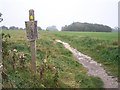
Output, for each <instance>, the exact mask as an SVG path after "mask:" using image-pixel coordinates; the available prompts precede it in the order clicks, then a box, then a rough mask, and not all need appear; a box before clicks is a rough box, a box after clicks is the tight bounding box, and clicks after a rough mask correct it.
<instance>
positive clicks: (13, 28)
mask: <svg viewBox="0 0 120 90" xmlns="http://www.w3.org/2000/svg"><path fill="white" fill-rule="evenodd" d="M9 29H10V30H18V29H19V28H18V27H15V26H11V27H9Z"/></svg>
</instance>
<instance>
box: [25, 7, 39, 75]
mask: <svg viewBox="0 0 120 90" xmlns="http://www.w3.org/2000/svg"><path fill="white" fill-rule="evenodd" d="M34 19H35V18H34V10H33V9H31V10H29V21H26V22H25V25H26V33H27V38H28V40H29V41H30V50H31V59H32V60H31V69H32V71H33V72H34V73H35V72H36V39H37V38H38V34H37V21H34Z"/></svg>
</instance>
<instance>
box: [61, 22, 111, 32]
mask: <svg viewBox="0 0 120 90" xmlns="http://www.w3.org/2000/svg"><path fill="white" fill-rule="evenodd" d="M62 31H80V32H111V31H112V28H111V27H109V26H106V25H101V24H91V23H80V22H73V23H72V24H70V25H68V26H67V25H65V26H64V27H62Z"/></svg>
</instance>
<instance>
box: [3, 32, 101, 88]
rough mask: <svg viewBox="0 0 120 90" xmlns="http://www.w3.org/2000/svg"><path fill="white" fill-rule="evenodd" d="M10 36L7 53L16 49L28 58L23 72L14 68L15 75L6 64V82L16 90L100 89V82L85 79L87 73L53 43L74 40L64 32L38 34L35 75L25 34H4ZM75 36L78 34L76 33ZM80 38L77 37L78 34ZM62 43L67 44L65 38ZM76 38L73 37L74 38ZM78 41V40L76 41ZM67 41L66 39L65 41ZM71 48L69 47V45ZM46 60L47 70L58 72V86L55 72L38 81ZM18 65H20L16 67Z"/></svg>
mask: <svg viewBox="0 0 120 90" xmlns="http://www.w3.org/2000/svg"><path fill="white" fill-rule="evenodd" d="M3 32H4V33H6V34H7V33H9V34H10V35H11V38H10V39H9V42H11V46H10V49H14V48H15V49H17V50H18V52H24V53H25V54H26V55H27V58H26V63H25V68H24V69H21V68H19V67H17V69H16V71H13V70H12V67H11V65H10V63H9V62H6V63H7V67H8V68H7V73H8V75H9V79H10V80H11V81H12V83H13V87H14V88H15V87H16V88H37V87H42V88H43V87H44V88H48V87H58V88H68V87H69V88H101V87H103V82H102V81H101V80H100V79H99V78H98V77H92V76H88V75H87V70H86V69H85V68H84V67H83V66H82V65H81V64H79V63H78V62H77V61H76V60H75V58H74V57H73V55H72V53H71V52H70V51H68V50H66V49H65V48H64V47H63V45H62V44H60V43H56V42H55V39H58V38H61V35H63V36H64V37H65V36H66V37H68V38H71V36H74V35H72V33H71V34H69V33H67V32H66V34H68V35H65V34H64V33H63V32H54V33H52V32H44V31H42V32H38V33H39V38H38V40H37V44H36V45H37V46H36V47H37V55H36V56H37V61H36V63H37V71H38V72H37V73H36V74H35V75H34V74H33V73H31V71H30V61H31V59H30V57H31V54H30V48H29V42H28V41H27V38H26V32H25V31H3ZM76 34H77V33H76ZM77 35H79V34H77ZM64 37H63V38H62V40H65V41H67V40H66V38H64ZM75 37H76V36H74V38H75ZM76 38H77V37H76ZM68 41H69V39H68ZM70 44H71V43H70ZM44 59H46V60H47V64H48V65H49V66H50V67H55V68H56V69H57V70H58V76H59V78H58V84H57V86H55V83H54V78H55V77H54V72H52V71H49V70H46V71H45V74H44V80H43V81H41V80H40V78H39V68H40V67H41V66H42V63H43V60H44ZM17 64H19V63H17ZM4 87H10V84H9V83H8V82H4Z"/></svg>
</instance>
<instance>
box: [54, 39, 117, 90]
mask: <svg viewBox="0 0 120 90" xmlns="http://www.w3.org/2000/svg"><path fill="white" fill-rule="evenodd" d="M56 42H59V43H62V44H63V46H64V47H65V48H66V49H68V50H69V51H71V52H72V54H73V55H74V56H75V57H76V58H77V61H78V62H79V63H81V64H82V65H83V66H84V67H85V68H87V69H88V74H89V75H92V76H97V77H99V78H101V80H102V81H103V83H104V88H118V80H117V78H114V77H113V76H109V75H108V74H107V73H106V71H105V70H104V68H103V67H102V66H101V64H99V63H97V62H96V61H94V60H93V59H92V58H91V57H89V56H87V55H84V54H82V53H81V52H79V51H77V50H76V49H74V48H72V47H71V46H70V45H69V44H68V43H65V42H63V41H61V40H56Z"/></svg>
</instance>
